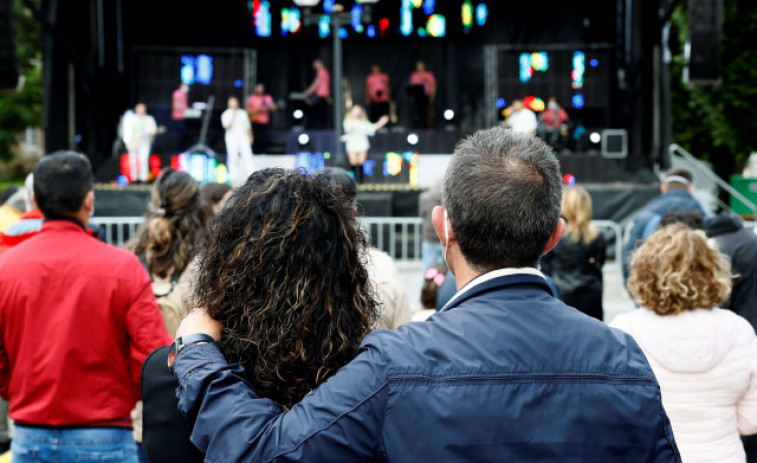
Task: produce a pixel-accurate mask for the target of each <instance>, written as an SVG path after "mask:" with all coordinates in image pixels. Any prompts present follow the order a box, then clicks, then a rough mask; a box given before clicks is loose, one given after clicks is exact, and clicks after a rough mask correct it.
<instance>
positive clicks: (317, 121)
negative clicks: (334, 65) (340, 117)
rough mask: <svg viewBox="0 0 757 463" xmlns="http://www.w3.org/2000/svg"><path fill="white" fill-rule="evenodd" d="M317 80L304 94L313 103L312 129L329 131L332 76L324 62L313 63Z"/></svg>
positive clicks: (310, 120) (309, 122) (309, 123)
mask: <svg viewBox="0 0 757 463" xmlns="http://www.w3.org/2000/svg"><path fill="white" fill-rule="evenodd" d="M313 69H314V70H315V79H314V80H313V83H311V84H310V86H309V87H308V88H307V89H305V91H304V92H303V93H304V94H305V97H306V98H308V101H311V102H312V105H313V106H312V109H311V111H310V115H309V117H308V125H309V126H310V128H311V129H327V128H328V127H329V123H328V122H329V121H328V113H329V102H330V100H331V74H329V71H328V70H326V67H325V66H324V65H323V61H321V60H319V59H317V60H315V61H313Z"/></svg>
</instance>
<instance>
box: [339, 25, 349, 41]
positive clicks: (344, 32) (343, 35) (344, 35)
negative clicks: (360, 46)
mask: <svg viewBox="0 0 757 463" xmlns="http://www.w3.org/2000/svg"><path fill="white" fill-rule="evenodd" d="M339 38H340V39H346V38H347V29H345V28H343V27H340V28H339Z"/></svg>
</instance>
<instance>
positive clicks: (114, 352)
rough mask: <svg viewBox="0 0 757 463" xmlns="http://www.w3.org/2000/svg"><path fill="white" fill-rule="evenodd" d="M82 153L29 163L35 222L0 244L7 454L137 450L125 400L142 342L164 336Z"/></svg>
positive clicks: (47, 456) (30, 457) (0, 390)
mask: <svg viewBox="0 0 757 463" xmlns="http://www.w3.org/2000/svg"><path fill="white" fill-rule="evenodd" d="M92 185H93V178H92V170H91V166H90V164H89V161H88V160H87V158H86V157H84V156H83V155H81V154H78V153H73V152H62V153H56V154H53V155H50V156H46V157H44V158H43V159H42V160H41V161H40V162H39V163H38V164H37V167H36V168H35V169H34V202H35V203H36V206H37V207H38V209H39V210H40V211H41V212H42V214H43V215H44V217H45V219H44V223H43V224H42V228H41V230H40V232H39V233H38V234H37V235H36V236H33V237H32V238H29V239H28V240H26V241H24V242H23V243H20V244H18V245H17V246H14V247H13V248H12V249H10V250H8V251H7V252H5V253H3V254H2V255H0V395H2V397H3V398H6V399H7V400H8V401H9V402H10V412H9V415H10V417H11V418H13V419H14V420H15V422H16V432H15V435H14V438H13V443H12V447H11V450H12V451H13V458H14V461H21V462H37V461H40V462H41V461H77V459H80V458H86V459H90V458H94V457H96V458H98V459H100V460H103V459H106V460H108V461H124V462H135V463H136V461H137V456H136V447H135V444H134V441H133V439H132V437H131V419H130V416H129V412H130V411H131V409H132V408H134V405H135V403H136V402H137V400H138V399H139V396H140V394H139V374H140V370H141V367H142V362H143V361H144V359H145V357H146V356H147V354H149V353H150V352H151V351H152V350H153V349H155V348H157V347H159V346H163V345H166V344H168V343H170V342H171V337H170V336H169V334H168V332H167V331H166V328H165V325H164V323H163V319H162V317H161V314H160V310H159V309H158V305H157V303H156V301H155V296H154V294H153V292H152V287H151V285H150V278H149V276H148V275H147V273H146V272H145V270H144V269H143V267H142V265H141V264H140V263H139V260H138V259H137V258H136V257H135V256H134V255H133V254H131V253H129V252H126V251H124V250H121V249H118V248H116V247H113V246H110V245H107V244H104V243H102V242H99V241H98V240H97V239H95V238H93V237H92V236H90V235H89V234H88V233H87V232H86V230H85V227H86V224H87V222H88V221H89V218H90V216H91V214H92V210H93V206H94V192H93V191H92Z"/></svg>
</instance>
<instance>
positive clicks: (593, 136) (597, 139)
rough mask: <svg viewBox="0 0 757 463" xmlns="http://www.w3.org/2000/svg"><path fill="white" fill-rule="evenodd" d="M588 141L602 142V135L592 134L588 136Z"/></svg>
mask: <svg viewBox="0 0 757 463" xmlns="http://www.w3.org/2000/svg"><path fill="white" fill-rule="evenodd" d="M589 141H590V142H592V143H599V142H600V141H602V135H600V134H599V132H592V133H591V134H590V135H589Z"/></svg>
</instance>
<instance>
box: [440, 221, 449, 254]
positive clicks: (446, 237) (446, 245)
mask: <svg viewBox="0 0 757 463" xmlns="http://www.w3.org/2000/svg"><path fill="white" fill-rule="evenodd" d="M448 248H449V228H448V225H447V209H445V210H444V252H443V253H442V256H443V257H444V263H447V249H448Z"/></svg>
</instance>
